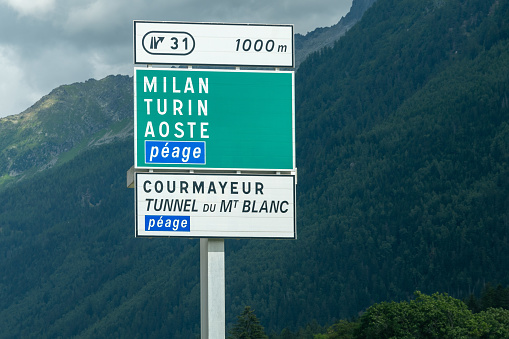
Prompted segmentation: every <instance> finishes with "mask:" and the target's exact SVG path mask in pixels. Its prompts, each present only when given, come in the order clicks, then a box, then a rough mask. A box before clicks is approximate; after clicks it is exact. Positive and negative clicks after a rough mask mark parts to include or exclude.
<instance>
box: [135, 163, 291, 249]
mask: <svg viewBox="0 0 509 339" xmlns="http://www.w3.org/2000/svg"><path fill="white" fill-rule="evenodd" d="M139 174H141V175H158V174H159V175H160V174H170V175H171V174H173V175H189V176H192V177H197V176H217V177H221V176H223V177H245V176H246V175H245V174H224V173H214V174H211V173H207V174H205V173H203V174H198V173H169V172H168V173H165V172H148V173H147V172H141V173H140V172H136V173H135V174H134V219H135V220H134V223H135V224H134V225H135V226H134V232H135V238H188V239H201V238H211V239H214V238H216V239H275V240H297V198H296V196H297V194H296V186H297V178H296V174H279V175H266V174H249V176H254V177H256V176H259V177H281V176H284V177H292V179H293V237H270V236H261V237H253V236H242V235H239V234H238V233H236V235H234V236H233V235H232V236H224V235H221V236H220V235H212V236H211V235H205V236H192V235H188V234H178V235H175V234H173V235H155V234H154V235H138V190H137V180H138V175H139ZM232 233H233V232H232ZM245 233H247V232H245Z"/></svg>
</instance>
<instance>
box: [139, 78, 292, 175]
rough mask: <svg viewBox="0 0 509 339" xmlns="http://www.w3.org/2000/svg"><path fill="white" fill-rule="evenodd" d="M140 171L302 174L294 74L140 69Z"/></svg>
mask: <svg viewBox="0 0 509 339" xmlns="http://www.w3.org/2000/svg"><path fill="white" fill-rule="evenodd" d="M134 110H135V125H134V138H135V141H134V143H135V145H134V148H135V168H149V169H150V168H152V169H155V168H173V169H175V168H179V169H182V168H187V169H214V170H225V169H226V170H273V171H293V170H295V123H294V120H295V119H294V73H293V72H270V71H235V70H186V69H147V68H136V69H135V71H134Z"/></svg>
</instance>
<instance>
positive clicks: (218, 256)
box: [200, 238, 226, 339]
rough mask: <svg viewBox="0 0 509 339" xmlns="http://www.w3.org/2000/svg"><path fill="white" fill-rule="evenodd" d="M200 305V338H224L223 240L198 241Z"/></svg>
mask: <svg viewBox="0 0 509 339" xmlns="http://www.w3.org/2000/svg"><path fill="white" fill-rule="evenodd" d="M200 305H201V310H200V314H201V338H202V339H215V338H224V337H225V327H226V322H225V278H224V239H204V238H202V239H200Z"/></svg>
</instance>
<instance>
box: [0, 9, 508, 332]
mask: <svg viewBox="0 0 509 339" xmlns="http://www.w3.org/2000/svg"><path fill="white" fill-rule="evenodd" d="M508 18H509V1H508V0H504V1H502V0H498V1H466V0H465V1H463V0H462V1H460V0H449V1H436V0H430V1H421V0H405V1H393V0H377V2H375V4H373V6H372V7H371V8H370V9H369V10H367V11H366V13H365V14H364V16H363V19H362V20H361V21H360V22H359V23H358V24H357V25H355V26H354V27H353V28H352V29H351V30H350V31H349V32H348V33H347V34H346V35H345V36H344V37H343V38H341V39H340V40H339V42H337V43H336V44H335V45H334V47H332V48H328V49H325V50H323V51H321V52H320V53H315V54H312V55H311V56H310V58H308V59H307V60H306V61H305V62H303V63H302V64H301V66H300V68H299V70H298V72H297V74H296V119H297V121H296V128H297V130H296V133H297V164H298V174H299V178H298V186H297V194H298V206H297V213H298V215H297V219H298V229H297V232H298V239H297V240H295V241H293V240H292V241H273V240H227V241H226V244H225V250H226V284H227V288H226V298H227V300H226V304H227V305H228V307H227V310H226V316H227V322H229V323H230V322H233V321H235V317H236V316H237V315H238V314H240V312H241V311H242V310H243V309H244V306H245V305H250V306H251V307H252V309H254V310H256V314H257V316H258V318H259V319H260V320H261V323H262V325H263V326H264V327H265V328H266V331H267V332H268V333H271V332H273V331H281V329H282V328H285V327H289V328H296V327H299V326H305V325H306V324H308V323H310V322H311V321H312V320H313V319H315V320H317V321H318V323H319V324H323V325H325V324H327V323H328V324H331V323H332V322H333V321H335V320H337V319H339V318H346V317H351V316H355V315H358V314H359V312H362V311H363V310H364V309H365V308H366V307H368V306H370V305H371V304H372V303H374V302H379V301H383V300H396V301H398V300H404V299H406V298H409V297H410V296H411V295H412V294H413V292H414V291H415V290H417V289H418V290H421V291H422V292H424V293H430V294H431V293H433V292H447V293H449V294H451V295H453V296H455V297H458V298H463V297H465V296H468V294H469V293H470V292H479V291H480V290H481V289H482V287H483V285H484V283H485V282H491V283H493V284H499V283H500V284H502V285H508V284H509V272H508V271H507V262H509V246H508V238H509V215H508V211H509V169H508V160H509V99H508V97H509V52H508V51H509V23H508V21H507V20H508ZM108 81H111V83H110V85H109V86H113V87H114V86H118V88H119V91H118V93H126V96H127V97H129V95H131V97H129V98H128V100H127V99H126V100H127V101H126V102H122V101H121V102H116V101H115V100H113V101H112V102H111V104H112V105H115V103H117V104H118V109H119V110H130V109H131V108H132V92H129V91H132V83H131V81H129V80H127V81H126V79H124V78H123V77H112V78H111V79H109V80H108ZM97 85H98V83H97ZM75 86H76V87H75ZM79 86H81V85H80V84H76V85H71V86H70V87H67V89H68V90H73V91H74V90H77V89H78V87H79ZM71 92H72V91H71ZM129 93H131V94H129ZM110 94H112V95H113V93H110ZM104 95H105V96H108V94H107V93H106V94H104ZM60 100H62V105H63V106H66V107H83V106H79V96H76V95H70V96H68V97H67V98H66V97H65V96H62V97H61V99H60ZM121 100H124V99H121ZM93 107H97V106H93ZM93 107H92V106H91V107H90V109H91V110H93V111H94V112H96V111H97V109H95V110H94V108H93ZM64 111H65V110H64ZM58 112H60V111H58ZM91 112H92V111H88V109H87V110H84V111H83V112H82V113H83V114H84V115H85V116H88V114H91ZM47 114H48V116H49V117H51V111H47ZM99 116H100V115H99ZM64 117H65V114H63V115H61V118H59V119H58V120H54V124H55V125H54V128H58V126H59V125H58V123H59V121H63V120H64ZM126 119H128V118H126ZM120 121H122V119H119V123H120ZM74 122H75V123H76V124H78V125H79V123H78V122H77V120H76V121H74ZM112 122H113V121H110V122H108V123H105V128H106V127H107V126H110V125H111V123H112ZM13 124H14V123H12V124H11V125H10V126H11V127H12V130H11V131H12V132H9V133H13V134H12V135H15V134H16V133H22V131H23V129H22V128H19V129H17V128H16V127H13V126H14V125H13ZM108 124H110V125H108ZM17 126H21V125H19V124H18V125H17ZM52 126H53V125H52ZM113 126H114V125H113ZM26 133H27V135H28V136H31V135H32V134H31V133H29V132H28V131H27V132H26ZM41 134H42V135H45V133H41ZM41 134H38V135H41ZM5 135H6V134H4V133H3V132H2V134H0V139H1V140H0V143H2V142H5V140H4V136H5ZM9 135H11V134H9ZM16 135H17V134H16ZM48 135H50V134H48ZM20 140H21V139H20ZM83 140H86V138H83ZM110 141H111V142H109V143H106V144H103V143H100V142H98V143H96V145H95V146H94V147H85V148H83V149H84V151H83V152H81V153H76V154H77V155H76V154H74V155H72V156H69V158H68V159H69V160H68V161H66V162H62V164H61V165H60V166H54V167H49V166H48V167H46V169H45V170H43V171H40V172H39V173H34V174H33V177H27V179H26V180H23V181H20V182H18V183H12V184H11V185H9V186H3V188H2V189H0V272H2V275H1V276H0V328H1V329H2V331H1V333H0V338H11V337H26V338H30V337H37V338H44V337H51V338H54V337H66V338H67V337H73V336H75V337H83V338H88V337H104V338H106V337H147V338H160V337H172V338H190V337H193V336H195V335H198V334H199V270H198V266H199V248H198V241H197V240H188V239H135V238H134V215H133V214H134V206H133V205H134V202H133V191H132V190H129V189H127V188H125V172H126V170H127V169H128V168H129V167H130V166H132V162H133V155H132V148H133V144H132V139H131V138H130V137H129V138H127V139H125V138H118V139H115V140H110ZM35 144H36V146H34V147H40V146H38V145H39V144H38V143H35ZM75 144H79V141H78V140H76V141H75ZM88 144H89V143H87V145H88ZM41 152H42V151H41ZM42 153H44V152H42ZM8 156H9V155H7V157H8ZM41 163H44V162H41ZM3 171H4V172H2V173H6V172H5V170H3Z"/></svg>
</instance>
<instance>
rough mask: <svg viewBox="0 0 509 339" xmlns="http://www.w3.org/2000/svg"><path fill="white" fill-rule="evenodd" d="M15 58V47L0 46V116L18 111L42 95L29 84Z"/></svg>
mask: <svg viewBox="0 0 509 339" xmlns="http://www.w3.org/2000/svg"><path fill="white" fill-rule="evenodd" d="M16 60H19V57H18V53H17V51H16V49H15V48H12V47H9V46H0V69H1V70H2V79H3V80H2V81H0V102H1V103H2V108H1V110H0V116H7V115H12V114H14V113H19V112H21V110H24V109H25V108H28V107H30V106H31V105H32V104H34V103H35V102H36V101H37V100H38V99H40V98H41V97H42V93H41V92H40V91H38V89H37V88H35V87H33V86H32V85H31V84H30V81H29V80H28V77H27V74H26V73H25V71H24V69H23V68H22V66H20V65H19V64H17V63H16Z"/></svg>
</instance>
